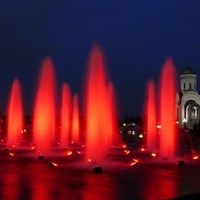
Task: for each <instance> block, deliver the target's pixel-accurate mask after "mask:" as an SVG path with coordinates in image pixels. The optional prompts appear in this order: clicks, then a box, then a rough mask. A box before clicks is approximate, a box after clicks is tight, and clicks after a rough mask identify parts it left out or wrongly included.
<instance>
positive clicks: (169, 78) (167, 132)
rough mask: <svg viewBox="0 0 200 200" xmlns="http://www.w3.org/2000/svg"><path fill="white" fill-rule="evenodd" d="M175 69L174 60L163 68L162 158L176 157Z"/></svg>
mask: <svg viewBox="0 0 200 200" xmlns="http://www.w3.org/2000/svg"><path fill="white" fill-rule="evenodd" d="M175 75H176V71H175V67H174V64H173V61H172V58H168V59H167V60H166V62H165V64H164V66H163V69H162V74H161V85H160V122H161V130H160V157H161V159H168V160H169V159H173V158H174V157H175V138H176V136H175V88H176V82H175Z"/></svg>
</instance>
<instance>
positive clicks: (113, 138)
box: [107, 81, 122, 146]
mask: <svg viewBox="0 0 200 200" xmlns="http://www.w3.org/2000/svg"><path fill="white" fill-rule="evenodd" d="M108 104H109V105H108V107H109V108H110V110H108V112H109V113H108V114H109V115H110V117H109V118H108V120H110V122H109V121H108V123H107V126H108V128H109V129H108V130H109V131H110V133H109V134H108V137H110V138H108V145H112V146H118V145H121V144H122V141H121V138H120V136H119V135H118V131H117V106H116V96H115V90H114V85H113V83H112V82H111V81H110V82H109V84H108Z"/></svg>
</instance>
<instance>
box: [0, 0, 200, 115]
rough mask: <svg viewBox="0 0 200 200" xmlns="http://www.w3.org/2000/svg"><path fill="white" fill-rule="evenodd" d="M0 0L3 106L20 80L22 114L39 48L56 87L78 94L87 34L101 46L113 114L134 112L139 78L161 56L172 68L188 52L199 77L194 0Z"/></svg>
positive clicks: (155, 70) (140, 94)
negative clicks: (49, 62) (65, 85)
mask: <svg viewBox="0 0 200 200" xmlns="http://www.w3.org/2000/svg"><path fill="white" fill-rule="evenodd" d="M0 4H1V6H0V9H1V12H0V74H1V78H0V106H1V107H2V109H3V112H4V113H5V110H6V104H7V100H8V95H9V91H10V88H11V84H12V82H13V80H14V78H15V77H18V78H19V81H20V83H21V86H22V93H23V100H24V109H25V114H31V113H32V106H33V102H34V91H35V88H36V80H37V77H38V73H39V67H40V64H41V61H42V60H43V58H44V57H45V56H47V55H50V56H51V57H52V60H53V62H54V66H55V73H56V77H57V83H58V85H57V87H58V92H60V90H61V85H62V83H63V82H64V81H65V82H68V83H69V85H70V87H71V90H72V93H78V94H80V96H81V93H82V83H83V80H84V78H85V69H86V62H87V57H88V54H89V52H90V50H91V47H92V44H93V43H94V41H95V42H98V43H99V44H100V45H101V46H102V48H103V49H104V53H105V55H106V59H107V63H108V68H109V75H110V77H111V79H112V81H113V83H114V86H115V90H116V94H117V102H118V107H119V115H120V116H121V117H124V116H125V115H132V114H133V115H141V113H142V109H143V101H144V98H145V90H146V83H147V81H148V80H149V79H150V78H153V79H154V80H155V81H156V82H157V81H158V78H159V75H160V73H161V69H162V66H163V64H164V62H165V59H166V57H167V56H172V58H173V60H174V63H175V66H176V69H177V71H178V73H180V72H181V70H182V69H183V68H184V67H185V66H186V65H187V60H188V58H189V59H190V66H191V67H192V68H193V69H194V70H195V71H196V73H197V75H199V76H200V1H198V0H196V1H195V0H177V1H174V0H163V1H158V0H152V1H149V0H140V1H133V0H124V1H120V0H109V1H108V0H76V1H74V0H59V1H55V0H43V1H41V0H34V1H27V0H19V1H11V0H2V1H1V3H0ZM199 76H198V77H199ZM198 77H197V81H198V89H200V80H199V78H198ZM80 98H81V97H80Z"/></svg>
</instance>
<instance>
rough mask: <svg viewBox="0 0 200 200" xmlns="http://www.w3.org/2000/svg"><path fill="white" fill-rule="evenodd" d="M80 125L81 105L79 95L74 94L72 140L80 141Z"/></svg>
mask: <svg viewBox="0 0 200 200" xmlns="http://www.w3.org/2000/svg"><path fill="white" fill-rule="evenodd" d="M79 129H80V127H79V106H78V95H77V94H74V96H73V111H72V142H74V143H79V142H80V130H79Z"/></svg>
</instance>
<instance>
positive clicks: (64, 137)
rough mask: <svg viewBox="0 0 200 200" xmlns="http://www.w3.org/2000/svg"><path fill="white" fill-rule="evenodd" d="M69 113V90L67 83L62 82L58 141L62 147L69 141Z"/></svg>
mask: <svg viewBox="0 0 200 200" xmlns="http://www.w3.org/2000/svg"><path fill="white" fill-rule="evenodd" d="M70 115H71V90H70V87H69V85H68V84H67V83H63V85H62V105H61V137H60V143H61V146H62V147H63V148H66V147H67V144H68V141H69V126H70V121H69V120H70Z"/></svg>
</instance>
